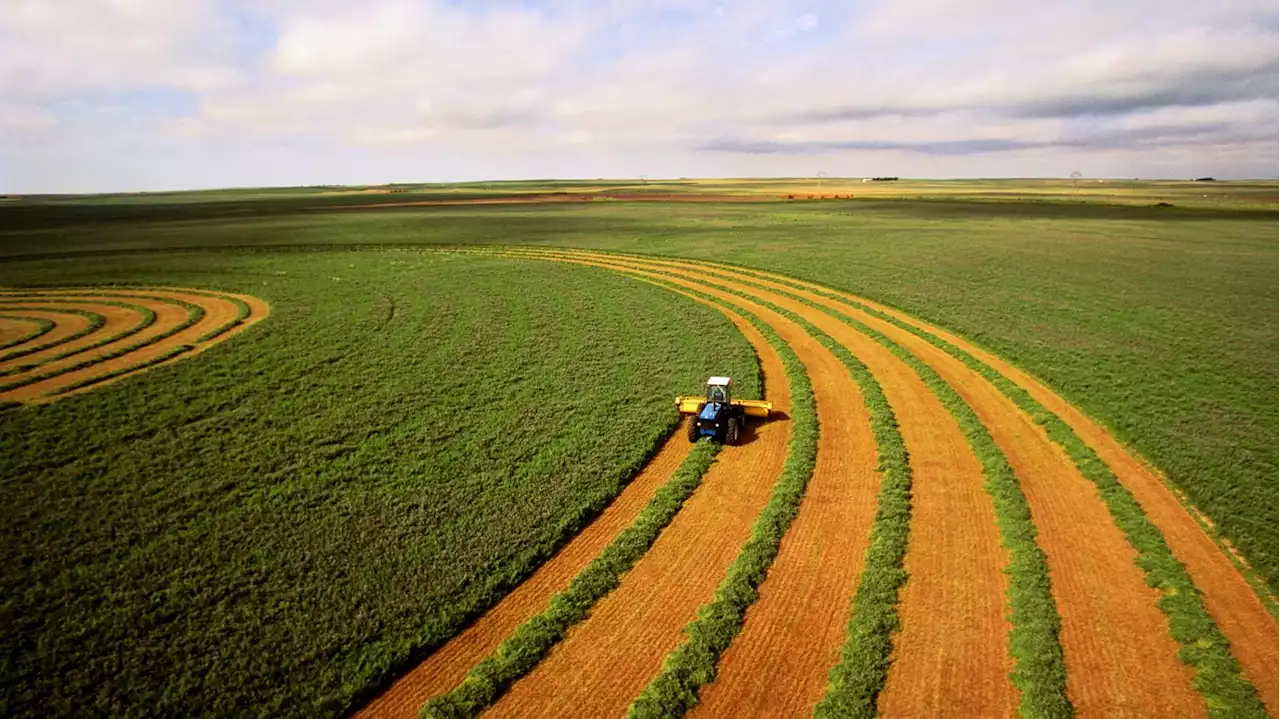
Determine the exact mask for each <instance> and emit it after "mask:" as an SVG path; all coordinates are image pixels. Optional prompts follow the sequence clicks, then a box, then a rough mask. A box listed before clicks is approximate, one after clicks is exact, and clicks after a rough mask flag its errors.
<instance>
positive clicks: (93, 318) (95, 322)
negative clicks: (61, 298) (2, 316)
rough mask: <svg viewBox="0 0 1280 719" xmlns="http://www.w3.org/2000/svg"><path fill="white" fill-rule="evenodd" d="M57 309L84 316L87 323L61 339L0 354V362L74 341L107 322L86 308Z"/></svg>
mask: <svg viewBox="0 0 1280 719" xmlns="http://www.w3.org/2000/svg"><path fill="white" fill-rule="evenodd" d="M0 299H2V298H0ZM58 311H59V312H62V313H64V314H69V315H79V316H81V317H84V318H85V319H87V320H89V324H88V325H87V326H86V327H85V328H84V329H82V330H80V331H79V332H75V333H72V334H70V335H68V336H66V337H63V338H62V339H59V340H53V341H52V342H45V343H44V344H40V345H36V346H34V347H28V348H26V349H21V350H15V351H13V352H10V353H9V354H6V355H0V362H9V361H10V360H16V359H20V358H22V357H26V356H28V355H33V354H35V353H36V352H43V351H44V350H47V349H49V348H50V347H57V346H58V345H60V344H64V343H67V342H74V341H76V340H78V339H80V338H81V337H86V336H88V335H91V334H93V333H94V332H97V331H98V330H100V329H102V326H103V325H105V324H106V323H107V318H106V317H103V316H102V315H100V314H98V313H97V312H89V311H88V310H79V309H65V310H58Z"/></svg>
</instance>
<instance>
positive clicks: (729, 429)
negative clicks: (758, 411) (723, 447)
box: [724, 417, 739, 445]
mask: <svg viewBox="0 0 1280 719" xmlns="http://www.w3.org/2000/svg"><path fill="white" fill-rule="evenodd" d="M738 432H739V427H738V418H737V417H730V418H729V422H728V424H727V425H726V426H725V428H724V443H725V444H728V445H734V444H737V443H738Z"/></svg>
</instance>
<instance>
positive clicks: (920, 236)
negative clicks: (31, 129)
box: [0, 179, 1280, 716]
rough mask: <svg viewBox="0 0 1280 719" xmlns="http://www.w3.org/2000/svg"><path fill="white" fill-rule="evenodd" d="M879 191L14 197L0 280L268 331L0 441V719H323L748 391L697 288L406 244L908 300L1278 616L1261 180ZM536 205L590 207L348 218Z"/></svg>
mask: <svg viewBox="0 0 1280 719" xmlns="http://www.w3.org/2000/svg"><path fill="white" fill-rule="evenodd" d="M867 185H874V187H863V186H862V185H861V183H855V182H848V181H843V180H835V179H831V180H827V181H825V182H824V183H823V185H822V186H821V188H822V189H823V190H825V191H826V192H830V193H833V194H834V193H837V192H838V193H841V194H846V193H853V194H855V197H854V199H826V200H821V201H819V200H813V201H808V200H804V201H787V200H785V199H780V198H781V197H785V195H787V194H801V193H808V192H809V191H810V190H812V191H815V192H816V191H818V190H819V186H818V185H817V184H816V182H815V181H813V180H803V181H801V180H780V181H767V182H766V181H759V182H750V183H747V182H741V181H698V182H692V181H691V182H674V181H664V182H656V181H655V182H650V183H645V184H638V183H609V182H605V181H591V182H587V181H583V182H557V183H551V182H529V183H474V184H465V185H452V186H405V187H402V188H396V189H397V190H402V191H397V192H395V193H381V192H377V193H372V192H371V193H362V194H356V193H349V194H339V192H338V191H337V190H336V189H334V188H293V189H288V188H286V189H278V190H275V189H261V190H258V189H254V190H231V191H217V192H209V193H163V194H156V195H125V196H102V197H86V198H80V197H31V198H25V199H19V200H12V201H8V202H5V203H0V286H28V285H53V284H56V285H71V284H101V283H126V282H127V283H138V284H151V285H158V284H166V285H175V286H184V287H204V288H212V289H218V290H222V291H230V292H244V293H249V294H253V295H255V296H258V297H261V298H262V299H265V300H267V301H268V302H270V303H271V306H272V314H271V316H270V318H268V319H267V320H265V321H264V322H263V323H261V324H259V325H257V326H255V327H252V328H249V330H248V331H247V332H246V334H244V335H243V336H242V337H239V338H233V339H232V340H231V341H229V342H228V343H226V344H224V345H221V346H218V347H215V348H213V349H211V350H209V351H208V352H207V353H205V354H204V355H202V356H201V358H200V359H198V360H188V361H186V362H182V363H178V364H175V365H171V366H167V367H161V368H159V369H157V370H153V371H152V373H151V374H148V375H147V376H146V378H145V379H142V380H137V379H134V380H126V381H123V382H121V383H119V384H116V385H112V386H109V387H106V388H103V389H101V390H97V391H94V392H91V393H88V394H86V395H83V396H80V397H76V398H71V399H67V400H61V401H59V402H56V403H53V404H51V405H48V406H46V407H41V408H38V409H21V410H13V411H6V412H3V413H0V437H2V438H3V441H4V443H5V444H4V446H5V448H6V452H5V453H4V455H3V456H2V457H0V503H2V504H3V509H0V516H3V517H4V523H5V527H6V531H7V532H8V535H9V537H10V539H9V540H7V541H6V543H5V546H4V549H3V554H2V555H0V558H2V559H3V560H4V569H0V577H3V588H4V595H5V599H4V604H3V605H2V606H3V610H2V614H0V616H2V617H3V624H2V626H5V627H9V628H10V629H7V630H6V635H7V636H9V637H10V638H11V640H10V641H9V642H7V643H6V647H5V649H4V653H3V655H0V662H2V664H0V680H2V681H4V682H5V686H4V687H3V688H2V689H0V714H5V715H13V714H17V715H23V714H37V713H52V714H59V715H62V714H73V713H85V712H87V713H106V714H138V715H144V714H149V713H154V714H173V713H200V712H206V713H209V714H220V715H226V714H231V713H258V712H266V713H271V714H290V713H291V714H295V715H299V716H312V715H316V714H330V715H331V714H335V713H340V712H342V711H343V710H344V709H346V708H348V707H350V706H351V705H352V703H353V702H358V701H361V700H362V699H364V698H367V697H368V696H369V695H370V694H371V693H372V692H375V691H377V690H378V689H379V688H380V687H382V686H384V685H385V684H386V682H387V681H388V680H389V679H390V678H391V677H392V676H393V675H394V674H396V673H397V672H398V671H401V670H403V669H404V668H405V667H406V666H408V665H410V664H411V663H412V661H413V660H414V659H416V658H419V657H421V656H422V655H424V654H425V653H426V652H428V651H429V650H430V649H431V648H432V647H433V646H435V645H436V644H438V643H440V642H441V641H443V640H445V639H447V638H448V637H449V636H451V635H452V634H454V633H455V632H456V631H457V629H458V628H459V627H460V626H462V624H463V623H465V621H466V620H467V619H468V618H469V617H471V616H474V615H475V614H476V613H477V612H478V611H481V610H483V609H484V608H485V607H487V606H489V605H490V604H491V603H492V602H493V601H494V600H495V599H496V598H497V597H499V596H500V595H501V594H502V593H503V592H504V591H505V590H506V589H508V588H509V587H510V586H512V585H513V584H514V583H515V582H517V581H518V580H519V579H520V578H522V577H524V576H526V575H527V574H528V573H529V571H531V569H532V568H534V567H535V566H536V565H537V563H538V562H540V561H541V560H542V559H544V558H545V557H546V556H548V555H549V553H550V552H551V551H553V549H554V548H555V547H556V546H558V544H559V543H561V542H563V541H564V540H565V539H566V538H567V537H569V536H570V535H571V534H572V533H573V532H574V531H575V530H576V529H577V528H579V527H581V526H582V525H583V523H584V522H585V521H587V520H588V519H589V518H590V517H591V516H592V515H593V514H594V513H595V512H596V511H598V510H599V509H600V507H602V506H603V505H604V504H605V503H606V502H607V501H608V499H609V498H610V497H612V496H613V495H614V494H616V492H617V491H618V490H619V488H620V486H621V485H622V483H623V482H625V480H626V478H627V477H628V476H630V474H631V473H632V472H633V470H634V469H635V468H636V467H638V466H639V465H640V464H641V463H642V462H643V460H644V458H645V457H646V456H647V453H648V452H650V451H651V450H652V449H653V448H654V446H655V445H656V443H657V442H658V441H659V440H660V439H661V438H662V437H663V436H664V435H665V433H666V432H667V431H668V430H669V429H670V427H671V426H672V424H673V423H674V421H675V415H674V414H673V413H672V412H671V408H670V406H669V403H670V398H671V396H672V395H673V394H675V393H677V392H679V391H696V390H697V387H698V384H699V383H700V382H701V381H702V380H704V379H705V377H706V376H707V375H708V374H713V373H720V372H728V373H731V374H734V375H735V376H742V377H745V378H752V377H754V376H755V374H754V373H755V369H754V367H755V360H754V356H753V355H752V352H751V349H750V347H749V346H748V345H747V344H746V342H745V340H744V339H743V338H742V337H741V335H739V334H738V333H737V332H736V331H735V330H734V328H733V326H732V325H731V324H730V323H729V321H728V320H727V319H725V318H724V317H723V316H722V315H721V314H719V313H718V312H717V311H715V310H714V309H711V308H708V307H704V306H701V305H698V304H696V303H693V302H691V301H689V300H688V299H686V298H682V297H679V296H676V295H672V294H670V293H668V292H666V291H665V290H662V289H659V288H656V287H653V286H649V285H646V284H642V283H638V282H635V281H633V280H629V279H626V278H622V277H618V276H615V275H611V274H608V273H607V272H605V271H603V270H595V269H589V268H580V267H570V266H561V265H553V264H549V263H541V262H533V261H528V260H518V259H507V258H496V257H492V256H474V255H469V254H456V253H427V252H423V251H421V250H423V249H440V248H455V247H457V248H464V249H465V248H473V247H476V246H484V247H489V248H496V247H505V246H516V245H537V246H544V247H562V248H591V249H599V250H609V251H619V252H629V253H640V254H651V255H661V256H678V257H688V258H698V259H708V260H717V261H721V262H726V263H733V264H738V265H743V266H746V267H751V268H759V269H764V270H769V271H773V272H780V273H785V274H788V275H793V276H795V277H799V278H803V279H806V280H810V281H814V282H818V283H822V284H823V285H826V286H828V287H832V288H837V289H844V290H849V291H852V292H856V293H858V294H860V295H862V296H865V297H869V298H872V299H876V300H879V301H881V302H884V303H886V304H888V305H891V306H894V307H897V308H900V309H902V310H904V311H906V312H908V313H909V314H911V315H914V316H915V317H918V318H921V319H924V320H928V321H930V322H933V323H935V324H938V325H940V326H943V327H946V328H948V329H950V330H952V331H954V332H956V333H958V334H960V335H962V336H965V337H967V338H969V339H970V340H973V341H975V342H976V343H978V344H979V345H981V346H983V347H984V348H986V349H989V350H991V351H992V352H994V353H996V354H997V355H999V356H1001V357H1003V358H1005V359H1007V360H1009V361H1011V362H1012V363H1014V364H1016V365H1018V366H1020V367H1021V368H1023V369H1025V370H1027V371H1029V372H1031V373H1033V374H1034V375H1036V376H1038V377H1039V378H1040V379H1042V380H1043V381H1045V382H1046V383H1047V384H1049V385H1050V386H1052V387H1053V388H1054V389H1055V390H1056V391H1057V392H1059V393H1061V394H1062V395H1063V396H1064V397H1065V398H1066V399H1068V400H1069V401H1071V402H1072V403H1074V404H1075V405H1077V406H1079V407H1080V408H1082V409H1083V410H1085V411H1086V412H1087V413H1089V414H1090V415H1092V416H1093V417H1094V418H1096V419H1098V420H1100V421H1101V422H1102V423H1104V424H1105V425H1106V426H1107V427H1108V428H1109V429H1110V430H1111V431H1112V432H1113V433H1114V434H1115V435H1116V436H1117V437H1118V438H1120V439H1121V440H1122V441H1123V442H1125V443H1127V444H1129V445H1130V446H1132V447H1133V448H1134V449H1136V450H1137V451H1138V452H1139V453H1140V454H1141V455H1143V456H1144V457H1145V458H1146V459H1148V460H1150V461H1151V462H1152V463H1153V464H1154V465H1155V466H1156V467H1157V468H1158V469H1160V470H1161V471H1163V472H1164V473H1165V474H1166V475H1167V476H1168V478H1169V480H1170V482H1171V483H1172V484H1173V485H1174V486H1175V487H1177V488H1179V489H1180V490H1182V491H1183V492H1184V493H1185V495H1186V496H1187V498H1188V499H1189V500H1190V501H1191V502H1192V503H1193V504H1194V505H1195V506H1196V507H1197V508H1198V509H1200V510H1201V511H1202V512H1203V513H1204V514H1205V515H1206V516H1207V517H1208V518H1209V520H1210V521H1211V522H1213V524H1214V525H1215V527H1216V531H1218V532H1220V534H1221V535H1222V536H1223V537H1225V538H1226V539H1228V540H1229V541H1230V542H1231V543H1232V544H1233V545H1235V546H1236V547H1237V548H1238V549H1239V550H1240V552H1241V553H1242V555H1243V556H1244V557H1245V558H1246V559H1247V560H1248V561H1249V562H1251V563H1252V564H1253V566H1254V567H1255V568H1256V569H1257V570H1258V572H1259V573H1260V574H1261V575H1262V576H1263V577H1264V578H1265V581H1266V583H1267V584H1269V586H1270V587H1271V590H1272V591H1273V592H1274V591H1275V590H1276V587H1277V543H1276V537H1277V535H1278V534H1280V519H1278V511H1277V510H1278V499H1277V492H1276V487H1277V485H1276V482H1277V479H1276V478H1277V474H1278V472H1280V467H1278V465H1277V455H1278V451H1280V446H1278V441H1277V437H1278V435H1280V421H1278V418H1277V405H1276V399H1275V398H1276V396H1277V393H1278V392H1280V382H1278V378H1277V370H1276V359H1277V347H1278V343H1280V331H1278V327H1277V314H1276V307H1277V302H1278V299H1280V298H1278V296H1277V286H1278V285H1280V275H1278V273H1277V260H1278V259H1280V253H1278V251H1277V245H1276V240H1275V237H1276V232H1277V229H1278V223H1277V215H1276V208H1277V187H1276V183H1274V182H1267V183H1192V182H1181V183H1177V182H1164V183H1155V182H1152V183H1122V182H1109V183H1095V184H1094V185H1085V184H1082V186H1081V187H1080V188H1079V190H1078V191H1077V190H1075V189H1074V188H1072V187H1070V185H1069V183H1063V182H1048V181H1043V182H1040V181H1004V182H999V181H982V182H967V183H966V182H919V183H901V184H898V183H883V184H882V183H867ZM383 189H386V188H383ZM551 192H567V193H583V194H592V195H595V196H597V199H596V201H582V202H556V203H548V204H511V205H501V204H494V205H473V206H459V205H446V206H401V207H386V208H354V207H347V208H344V207H342V206H347V205H363V204H374V203H383V202H396V203H400V202H415V201H439V200H456V199H466V198H472V197H500V196H507V195H522V194H528V193H551ZM629 193H630V194H644V193H654V194H673V195H674V194H682V195H690V196H697V195H705V196H706V197H705V198H704V199H707V200H715V199H716V196H717V195H719V194H725V193H747V194H750V195H752V196H754V197H757V198H758V199H759V201H758V202H715V201H711V202H674V201H672V202H651V201H644V202H626V201H620V200H619V199H618V198H622V197H624V196H626V195H627V194H629ZM1161 202H1164V203H1168V204H1170V205H1172V206H1171V207H1166V206H1156V205H1157V204H1158V203H1161ZM746 385H747V386H746V387H744V388H743V389H744V390H745V391H747V392H748V393H751V392H754V391H757V390H758V388H756V387H754V386H751V385H752V382H750V381H749V382H747V383H746ZM11 448H12V449H11ZM157 666H164V667H167V668H168V670H167V672H166V676H163V677H162V676H159V675H157V673H156V672H155V670H154V667H157Z"/></svg>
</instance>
